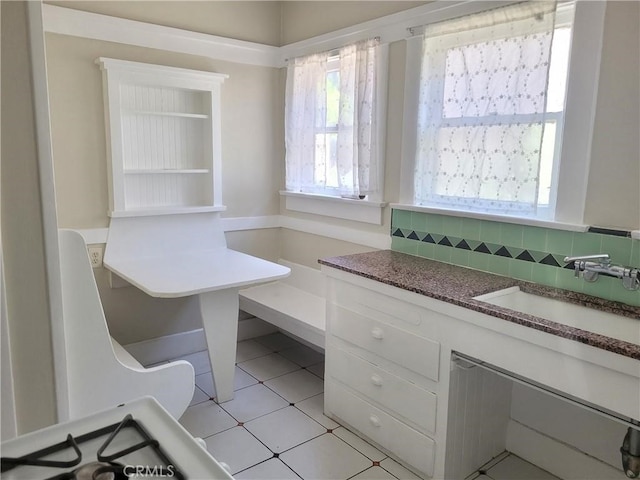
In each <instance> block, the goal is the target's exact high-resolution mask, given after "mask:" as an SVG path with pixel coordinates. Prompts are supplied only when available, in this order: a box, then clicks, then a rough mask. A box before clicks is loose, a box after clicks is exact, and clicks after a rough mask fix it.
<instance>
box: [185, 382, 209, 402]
mask: <svg viewBox="0 0 640 480" xmlns="http://www.w3.org/2000/svg"><path fill="white" fill-rule="evenodd" d="M207 400H209V395H207V394H206V393H204V392H203V391H202V390H200V389H199V388H198V387H197V386H196V388H194V389H193V398H192V399H191V403H190V404H189V406H190V407H192V406H194V405H197V404H199V403H202V402H206V401H207Z"/></svg>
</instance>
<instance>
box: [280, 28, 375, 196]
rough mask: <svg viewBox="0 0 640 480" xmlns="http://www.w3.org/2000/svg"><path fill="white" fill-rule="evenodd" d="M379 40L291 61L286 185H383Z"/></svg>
mask: <svg viewBox="0 0 640 480" xmlns="http://www.w3.org/2000/svg"><path fill="white" fill-rule="evenodd" d="M377 59H378V41H377V40H367V41H363V42H359V43H356V44H352V45H348V46H346V47H343V48H341V49H340V52H339V60H337V61H334V62H333V63H335V64H336V65H337V67H336V68H335V69H332V68H330V64H331V63H332V62H331V61H330V58H329V54H328V53H319V54H314V55H309V56H306V57H300V58H296V59H294V60H292V61H290V64H289V66H288V68H287V86H286V99H285V102H286V103H285V145H286V162H285V163H286V189H287V190H288V191H294V192H308V193H324V194H329V195H346V196H354V195H366V194H369V193H373V192H376V191H377V188H378V178H377V171H378V163H377V162H378V158H377V150H376V138H375V132H376V105H375V94H376V86H377V83H376V82H377V80H376V70H377Z"/></svg>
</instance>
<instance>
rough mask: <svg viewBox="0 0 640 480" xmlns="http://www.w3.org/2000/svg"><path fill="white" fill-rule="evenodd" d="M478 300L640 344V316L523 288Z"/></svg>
mask: <svg viewBox="0 0 640 480" xmlns="http://www.w3.org/2000/svg"><path fill="white" fill-rule="evenodd" d="M474 299H475V300H480V301H482V302H486V303H490V304H492V305H497V306H499V307H504V308H508V309H509V310H515V311H516V312H522V313H526V314H529V315H533V316H536V317H539V318H544V319H547V320H551V321H553V322H556V323H561V324H563V325H568V326H570V327H575V328H579V329H581V330H586V331H588V332H593V333H598V334H600V335H605V336H607V337H611V338H616V339H618V340H623V341H625V342H629V343H633V344H636V345H640V319H635V318H631V317H624V316H622V315H616V314H614V313H609V312H603V311H600V310H596V309H593V308H589V307H583V306H582V305H576V304H574V303H568V302H563V301H561V300H557V299H555V298H549V297H542V296H540V295H535V294H532V293H527V292H523V291H522V290H520V287H511V288H505V289H504V290H498V291H496V292H491V293H487V294H485V295H480V296H477V297H474Z"/></svg>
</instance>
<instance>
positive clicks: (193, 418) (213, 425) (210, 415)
mask: <svg viewBox="0 0 640 480" xmlns="http://www.w3.org/2000/svg"><path fill="white" fill-rule="evenodd" d="M180 423H181V424H182V426H183V427H184V428H186V429H187V431H188V432H189V433H190V434H191V435H193V436H194V437H208V436H209V435H214V434H216V433H218V432H222V431H223V430H228V429H229V428H232V427H234V426H236V425H237V424H238V422H237V421H236V420H234V418H233V417H232V416H231V415H229V414H228V413H227V412H225V411H224V410H223V409H222V408H220V407H219V406H218V404H216V403H214V402H211V401H208V402H204V403H199V404H198V405H194V406H193V407H189V408H187V410H186V411H185V412H184V415H182V417H180Z"/></svg>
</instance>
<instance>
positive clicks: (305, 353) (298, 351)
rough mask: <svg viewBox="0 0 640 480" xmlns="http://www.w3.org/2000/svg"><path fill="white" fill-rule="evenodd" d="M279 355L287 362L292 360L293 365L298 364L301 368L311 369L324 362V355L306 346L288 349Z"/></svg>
mask: <svg viewBox="0 0 640 480" xmlns="http://www.w3.org/2000/svg"><path fill="white" fill-rule="evenodd" d="M278 353H280V355H282V356H283V357H284V358H286V359H287V360H291V361H292V362H293V363H296V364H298V365H300V366H301V367H309V366H311V365H314V364H317V363H320V362H324V354H322V353H320V352H317V351H315V350H314V349H313V348H309V347H307V346H306V345H298V346H297V347H292V348H286V349H284V350H282V351H281V352H278Z"/></svg>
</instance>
